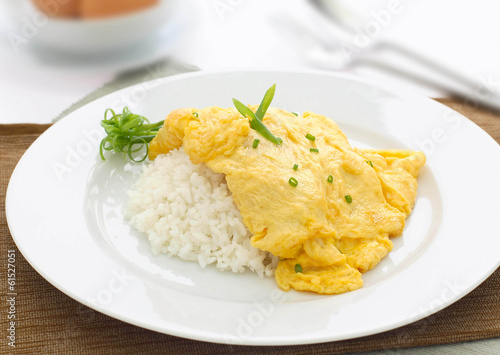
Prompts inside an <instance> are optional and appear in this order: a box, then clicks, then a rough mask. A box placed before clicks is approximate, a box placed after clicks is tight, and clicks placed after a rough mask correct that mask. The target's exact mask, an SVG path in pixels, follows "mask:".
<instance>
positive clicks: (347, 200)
mask: <svg viewBox="0 0 500 355" xmlns="http://www.w3.org/2000/svg"><path fill="white" fill-rule="evenodd" d="M344 197H345V200H346V202H347V203H351V202H352V197H351V195H345V196H344Z"/></svg>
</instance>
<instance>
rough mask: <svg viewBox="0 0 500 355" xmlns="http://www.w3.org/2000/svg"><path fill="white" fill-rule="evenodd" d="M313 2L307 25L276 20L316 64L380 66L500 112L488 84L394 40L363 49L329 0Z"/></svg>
mask: <svg viewBox="0 0 500 355" xmlns="http://www.w3.org/2000/svg"><path fill="white" fill-rule="evenodd" d="M310 4H312V5H313V6H312V7H311V11H308V13H307V15H308V16H307V18H308V19H309V22H307V23H306V22H304V21H303V18H304V17H305V16H304V17H303V18H301V19H299V18H297V17H294V16H293V15H291V14H286V13H282V14H280V15H277V16H275V17H274V18H273V22H274V24H275V25H276V26H277V27H278V29H281V30H283V34H284V35H285V36H289V37H291V38H290V39H291V41H292V43H295V44H296V45H298V46H299V50H300V51H301V53H302V54H303V56H304V57H305V58H306V59H307V60H308V61H310V62H311V63H312V64H315V65H316V66H319V67H322V68H324V69H330V70H350V69H353V68H355V67H360V66H365V67H371V68H376V69H380V70H382V71H385V72H389V73H392V74H396V75H398V76H400V77H403V78H405V79H409V80H412V81H414V82H417V83H420V84H424V85H427V86H430V87H433V88H435V89H439V90H441V91H444V92H447V93H448V94H449V95H450V96H452V97H455V98H458V99H461V100H463V101H464V103H466V104H468V105H471V104H474V105H478V106H484V107H487V108H489V109H492V110H495V111H500V97H498V96H497V95H495V91H494V90H493V89H492V88H491V87H487V86H486V85H485V84H484V83H481V82H480V81H478V80H476V79H474V78H472V77H469V76H468V75H466V74H464V73H462V72H460V71H458V70H454V69H452V68H451V67H450V66H447V65H445V64H444V63H440V62H439V61H437V60H434V59H432V58H429V57H427V56H425V55H422V54H421V53H418V52H416V51H414V50H412V49H411V48H409V47H407V46H403V45H401V44H398V43H396V42H393V41H388V40H373V41H371V43H370V44H369V45H367V46H366V47H364V48H359V47H358V46H356V44H355V43H354V37H355V35H356V34H358V31H357V29H356V28H354V27H353V26H350V25H349V23H347V22H346V21H341V20H340V19H339V17H338V15H337V14H335V13H332V12H331V11H329V9H327V8H325V7H324V0H310ZM311 19H312V22H313V25H311ZM382 52H385V53H389V54H392V55H398V56H400V57H402V58H404V59H405V60H407V61H408V60H409V61H412V62H414V63H417V64H418V65H420V66H421V67H422V68H424V69H425V70H426V71H427V72H429V74H428V75H425V74H422V73H417V72H415V71H412V70H409V69H407V68H405V67H404V65H400V64H398V63H391V64H389V63H387V62H386V61H383V60H380V59H378V57H379V56H380V54H381V53H382Z"/></svg>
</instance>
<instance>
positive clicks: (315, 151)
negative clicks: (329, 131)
mask: <svg viewBox="0 0 500 355" xmlns="http://www.w3.org/2000/svg"><path fill="white" fill-rule="evenodd" d="M309 150H310V151H311V152H313V153H319V149H316V148H311V149H309Z"/></svg>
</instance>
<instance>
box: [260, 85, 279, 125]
mask: <svg viewBox="0 0 500 355" xmlns="http://www.w3.org/2000/svg"><path fill="white" fill-rule="evenodd" d="M275 91H276V84H274V85H273V86H271V87H270V88H269V89H268V90H267V91H266V93H265V94H264V98H263V99H262V101H261V103H260V105H259V108H258V109H257V111H256V112H255V117H257V118H258V119H259V120H261V121H262V120H263V119H264V116H265V114H266V111H267V109H268V108H269V105H271V101H273V97H274V92H275Z"/></svg>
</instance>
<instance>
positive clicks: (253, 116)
mask: <svg viewBox="0 0 500 355" xmlns="http://www.w3.org/2000/svg"><path fill="white" fill-rule="evenodd" d="M275 90H276V84H274V85H273V86H271V88H269V90H267V92H266V94H265V95H264V98H263V99H262V102H261V103H260V106H259V108H258V109H257V111H256V112H255V113H253V111H252V110H250V108H249V107H248V106H245V105H243V104H242V103H241V102H240V101H238V100H236V99H233V103H234V106H235V107H236V109H237V110H238V111H239V112H240V113H241V114H242V115H243V117H246V118H248V120H249V121H250V128H252V129H254V130H255V131H257V132H259V133H260V135H261V136H262V137H264V138H266V139H267V140H269V141H271V142H272V143H274V144H276V145H280V144H281V143H283V141H282V140H281V139H280V138H276V137H275V136H274V134H272V133H271V131H270V130H269V129H268V128H267V127H266V126H265V125H264V123H263V122H262V120H263V119H264V116H265V114H266V111H267V109H268V108H269V105H270V104H271V101H272V100H273V97H274V92H275Z"/></svg>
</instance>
